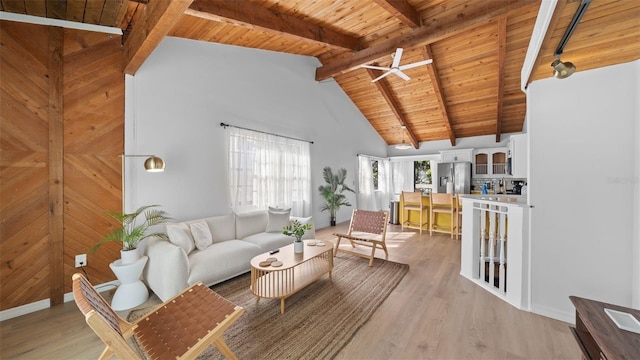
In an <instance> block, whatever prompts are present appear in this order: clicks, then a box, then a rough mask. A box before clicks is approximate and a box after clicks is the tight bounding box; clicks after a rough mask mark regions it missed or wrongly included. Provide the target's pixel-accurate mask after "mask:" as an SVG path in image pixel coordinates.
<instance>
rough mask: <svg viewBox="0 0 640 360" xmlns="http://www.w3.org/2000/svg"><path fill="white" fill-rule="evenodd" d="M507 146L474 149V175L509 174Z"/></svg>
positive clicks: (482, 176)
mask: <svg viewBox="0 0 640 360" xmlns="http://www.w3.org/2000/svg"><path fill="white" fill-rule="evenodd" d="M507 151H508V149H507V148H506V147H499V148H490V149H476V150H474V151H473V177H478V178H490V177H495V176H505V175H507Z"/></svg>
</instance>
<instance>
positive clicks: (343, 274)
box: [128, 254, 409, 359]
mask: <svg viewBox="0 0 640 360" xmlns="http://www.w3.org/2000/svg"><path fill="white" fill-rule="evenodd" d="M368 265H369V261H368V260H365V259H362V258H360V257H356V256H352V255H348V254H338V256H337V257H335V258H334V269H333V280H332V281H331V280H329V279H328V276H327V275H325V276H324V277H323V278H321V279H319V280H317V281H316V282H314V283H312V284H310V285H309V286H307V287H306V288H304V289H303V290H301V291H300V292H298V293H296V294H294V295H293V296H291V297H289V298H288V299H287V300H286V312H285V313H284V314H280V300H271V299H261V300H260V302H256V297H255V296H254V295H253V294H251V292H250V290H249V284H250V282H251V276H250V274H245V275H241V276H239V277H236V278H234V279H232V280H229V281H227V282H224V283H221V284H218V285H214V286H212V287H211V288H212V289H213V290H214V291H216V292H217V293H218V294H220V295H222V296H224V297H226V298H227V299H229V300H230V301H231V302H233V303H234V304H236V305H239V306H242V307H244V309H245V313H244V314H243V315H242V316H241V317H240V318H239V319H238V320H237V321H236V322H235V323H234V324H233V325H231V327H230V328H229V329H227V331H226V332H225V333H224V339H225V341H226V342H227V344H228V345H229V347H230V348H231V350H232V351H233V352H234V353H235V355H236V356H237V357H238V358H239V359H330V358H333V357H334V356H335V355H336V354H338V352H339V351H340V350H341V349H342V348H343V347H344V346H345V345H346V344H347V343H349V341H350V340H351V338H352V337H353V336H354V335H355V334H356V332H357V331H358V329H360V328H361V327H362V325H364V324H365V323H366V322H367V320H369V318H370V317H371V315H372V314H373V313H374V312H375V311H376V309H377V308H378V306H380V304H381V303H382V302H383V301H384V300H385V299H386V298H387V296H388V295H389V294H390V293H391V292H392V291H393V289H394V288H395V287H396V286H397V285H398V284H399V283H400V281H401V280H402V278H403V277H404V275H405V274H406V273H407V271H409V265H406V264H399V263H395V262H391V261H386V260H382V259H375V261H374V263H373V266H372V267H369V266H368ZM149 311H151V308H147V309H140V310H136V311H133V312H131V313H130V314H129V316H128V320H129V321H133V320H135V319H137V318H139V317H141V316H143V315H144V314H145V313H147V312H149ZM198 359H224V357H223V356H222V354H220V352H219V351H218V350H217V349H216V348H214V347H209V348H208V349H207V350H205V352H204V353H203V354H202V355H200V357H198Z"/></svg>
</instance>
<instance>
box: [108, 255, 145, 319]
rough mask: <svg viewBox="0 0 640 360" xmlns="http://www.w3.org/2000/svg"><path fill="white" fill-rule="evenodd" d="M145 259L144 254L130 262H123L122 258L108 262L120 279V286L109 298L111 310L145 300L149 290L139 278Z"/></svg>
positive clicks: (128, 306) (129, 306)
mask: <svg viewBox="0 0 640 360" xmlns="http://www.w3.org/2000/svg"><path fill="white" fill-rule="evenodd" d="M147 259H148V258H147V257H146V256H142V257H140V259H138V260H137V261H136V262H134V263H131V264H123V263H122V260H116V261H114V262H112V263H111V264H109V267H110V268H111V271H113V273H114V274H116V277H117V278H118V280H119V281H120V286H118V288H117V289H116V292H115V294H113V299H112V300H111V307H112V308H113V310H116V311H121V310H128V309H131V308H134V307H136V306H138V305H140V304H142V303H144V302H145V301H147V299H148V298H149V290H147V287H146V286H145V285H144V283H143V282H142V280H140V276H141V275H142V270H144V266H145V265H146V264H147Z"/></svg>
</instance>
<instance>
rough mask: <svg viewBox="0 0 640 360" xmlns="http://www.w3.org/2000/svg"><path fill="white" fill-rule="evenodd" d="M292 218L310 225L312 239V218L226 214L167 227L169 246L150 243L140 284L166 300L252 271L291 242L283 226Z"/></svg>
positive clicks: (273, 213) (264, 213)
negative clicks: (254, 260) (265, 255)
mask: <svg viewBox="0 0 640 360" xmlns="http://www.w3.org/2000/svg"><path fill="white" fill-rule="evenodd" d="M294 219H297V220H298V221H300V222H301V223H303V224H305V223H311V224H312V228H311V230H309V231H307V232H306V233H305V235H304V237H303V238H304V239H313V238H314V237H315V227H314V226H313V219H312V218H311V217H309V218H298V217H290V216H289V213H288V212H282V211H266V210H265V211H257V212H251V213H244V214H235V213H230V214H228V215H223V216H214V217H208V218H203V219H197V220H190V221H185V222H182V223H172V224H167V225H166V231H167V235H168V236H169V241H167V240H162V239H149V240H148V242H147V244H146V246H145V255H147V256H148V257H149V259H148V261H147V266H146V267H145V270H144V279H145V282H146V283H147V285H148V286H149V288H151V290H152V291H153V292H154V293H155V294H156V295H157V296H158V297H159V298H160V299H161V300H162V301H166V300H168V299H170V298H172V297H173V296H175V295H177V294H178V293H180V291H182V290H184V289H186V288H187V287H189V286H190V285H192V284H194V283H196V282H199V281H200V282H202V283H204V284H206V285H207V286H211V285H213V284H216V283H219V282H222V281H225V280H228V279H230V278H233V277H235V276H238V275H240V274H243V273H246V272H247V271H250V270H251V264H250V261H251V259H252V258H253V257H255V256H256V255H259V254H262V253H265V252H267V251H271V250H274V249H277V248H280V247H283V246H285V245H289V244H291V243H292V242H293V240H294V238H293V237H291V236H286V235H284V234H283V233H282V227H283V226H285V225H287V224H288V223H289V221H293V220H294Z"/></svg>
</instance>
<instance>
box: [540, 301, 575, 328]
mask: <svg viewBox="0 0 640 360" xmlns="http://www.w3.org/2000/svg"><path fill="white" fill-rule="evenodd" d="M531 312H532V313H534V314H538V315H542V316H546V317H548V318H552V319H556V320H560V321H564V322H566V323H569V324H572V325H575V323H576V318H575V316H576V314H575V313H574V312H569V313H567V312H564V311H559V310H558V309H553V308H549V307H546V306H540V305H531Z"/></svg>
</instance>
